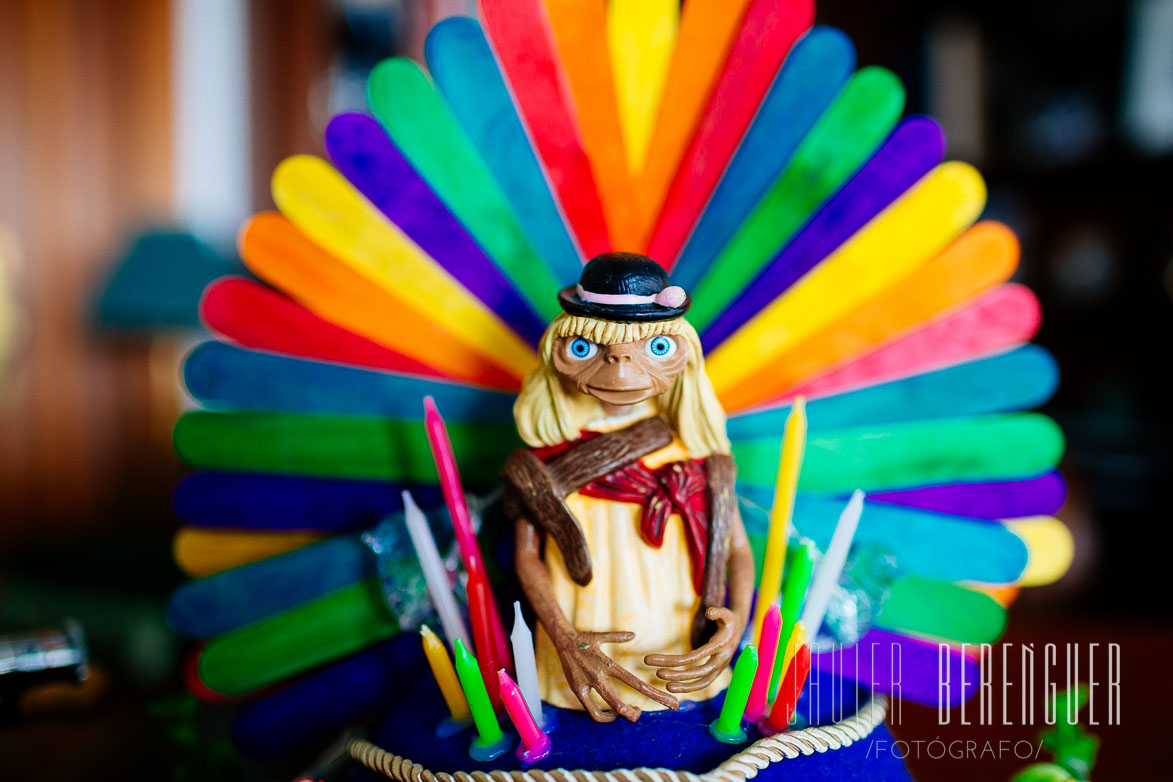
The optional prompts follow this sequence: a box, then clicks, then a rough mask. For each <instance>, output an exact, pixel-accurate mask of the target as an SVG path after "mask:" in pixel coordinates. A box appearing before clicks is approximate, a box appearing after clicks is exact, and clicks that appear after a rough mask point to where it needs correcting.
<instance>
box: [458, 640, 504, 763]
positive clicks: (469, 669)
mask: <svg viewBox="0 0 1173 782" xmlns="http://www.w3.org/2000/svg"><path fill="white" fill-rule="evenodd" d="M456 676H457V678H459V679H460V686H461V688H462V689H463V690H464V697H465V699H466V700H467V701H468V708H469V711H471V712H472V721H473V724H475V725H476V726H477V738H476V739H475V740H474V741H473V744H472V748H471V749H470V750H469V754H470V755H472V756H473V758H475V759H476V760H492V759H493V758H494V757H496V756H497V755H500V754H501V752H503V751H504V749H503V748H502V749H499V748H500V747H501V745H502V744H503V743H504V742H505V734H504V733H503V732H502V731H501V726H500V725H499V724H498V723H497V715H496V714H495V713H493V705H492V704H491V703H489V691H488V690H486V689H485V681H484V679H482V678H481V669H480V667H479V666H478V665H477V658H475V657H473V656H472V654H471V653H470V652H469V651H468V647H467V646H465V645H464V641H462V640H461V639H459V638H457V639H456ZM498 749H499V751H496V753H495V754H491V753H493V752H494V751H495V750H498Z"/></svg>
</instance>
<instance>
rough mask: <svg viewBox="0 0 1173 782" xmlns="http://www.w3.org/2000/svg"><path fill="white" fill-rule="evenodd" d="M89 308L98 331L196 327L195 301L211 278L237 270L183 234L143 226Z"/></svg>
mask: <svg viewBox="0 0 1173 782" xmlns="http://www.w3.org/2000/svg"><path fill="white" fill-rule="evenodd" d="M111 266H112V269H111V272H110V276H109V277H108V278H106V280H105V281H104V282H103V283H102V285H101V287H100V288H99V289H98V291H97V293H96V296H95V299H94V303H93V309H92V316H93V319H94V322H95V323H96V324H97V325H98V327H99V328H101V329H102V330H104V331H111V332H115V333H121V332H129V333H147V332H157V331H179V330H189V329H193V328H197V327H199V301H200V296H201V295H202V294H203V291H204V288H205V287H206V286H207V285H208V283H210V282H211V281H212V280H214V279H216V278H217V277H223V276H224V275H226V274H240V273H243V266H242V265H241V264H240V262H239V260H237V259H236V258H235V257H231V256H226V255H224V254H221V253H219V252H217V251H215V250H213V249H212V248H211V247H209V246H208V245H206V244H204V243H203V242H201V241H199V240H198V239H196V238H195V237H194V236H192V235H191V234H189V233H186V232H183V231H179V230H173V229H167V228H155V229H147V230H145V231H143V232H142V233H140V234H138V235H137V236H135V237H132V238H131V239H130V240H129V242H128V243H127V247H126V250H125V252H124V253H123V254H122V255H121V256H120V257H119V258H116V259H115V260H114V262H113V263H112V264H111Z"/></svg>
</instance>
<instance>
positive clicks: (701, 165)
mask: <svg viewBox="0 0 1173 782" xmlns="http://www.w3.org/2000/svg"><path fill="white" fill-rule="evenodd" d="M814 18H815V6H814V3H813V2H812V0H753V2H752V3H751V5H750V7H749V9H748V10H747V11H746V13H745V18H744V19H743V20H742V24H741V29H740V31H739V32H738V34H737V38H736V39H735V40H734V42H733V46H732V47H730V49H729V56H728V58H727V59H726V60H725V68H724V70H723V71H722V73H721V76H720V77H719V78H718V80H717V84H716V86H715V87H714V88H713V94H712V97H711V98H710V99H709V103H708V107H707V108H706V109H705V113H704V116H703V117H702V119H701V121H700V124H699V125H698V126H697V131H696V134H695V135H694V136H693V138H692V141H691V143H689V145H688V149H687V150H686V151H685V153H684V158H683V159H682V160H681V163H680V168H678V169H677V171H676V176H675V177H674V178H673V180H672V184H671V186H669V188H668V194H667V196H666V197H665V199H664V203H663V204H662V205H661V207H660V209H659V217H658V218H657V220H656V222H655V226H654V228H653V229H652V233H651V236H650V238H649V239H648V242H647V250H646V254H647V255H648V256H650V257H652V258H654V259H655V260H656V261H658V262H659V263H660V264H662V265H663V266H664V267H665V268H667V269H671V268H672V266H673V264H675V263H676V256H677V255H679V253H680V248H681V247H683V246H684V241H685V240H686V239H687V238H688V235H689V233H690V232H691V231H692V228H693V226H694V225H695V224H696V221H697V218H698V217H700V213H701V211H702V210H703V209H704V207H705V204H706V203H708V200H709V197H710V196H711V195H712V194H713V189H714V188H715V187H716V186H717V183H718V182H719V181H720V179H721V175H722V174H723V173H725V167H726V166H727V165H728V164H729V160H730V159H731V158H732V157H733V153H734V151H736V149H737V145H738V144H740V143H741V139H742V137H743V136H744V135H745V131H746V129H747V128H748V127H749V124H750V122H751V121H752V120H753V117H754V114H756V113H757V110H758V106H759V105H760V104H761V102H762V98H763V97H765V94H766V91H767V90H768V89H769V88H770V85H771V84H772V83H773V81H774V77H775V76H776V75H777V74H778V69H779V68H781V67H782V61H783V60H785V59H786V55H787V54H788V53H789V52H790V48H791V47H792V46H794V42H795V41H797V40H798V39H799V37H800V36H802V34H803V33H805V32H806V31H807V30H808V29H809V28H810V26H811V24H812V23H813V22H814Z"/></svg>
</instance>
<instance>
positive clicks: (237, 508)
mask: <svg viewBox="0 0 1173 782" xmlns="http://www.w3.org/2000/svg"><path fill="white" fill-rule="evenodd" d="M403 489H409V490H410V491H411V493H412V496H413V497H415V499H416V501H417V502H418V503H419V504H420V507H422V508H432V507H437V506H439V505H440V504H441V502H442V501H443V498H442V496H441V494H440V488H439V487H438V486H427V485H419V484H415V485H410V486H408V485H399V484H391V483H382V482H378V481H347V480H325V479H320V478H301V477H293V476H288V475H262V474H258V473H227V472H197V473H192V474H191V475H188V476H187V477H186V478H184V479H183V480H182V481H180V482H179V486H177V487H176V489H175V495H174V497H173V499H172V503H173V505H174V508H175V512H176V514H177V515H178V516H179V518H180V519H182V520H183V522H184V523H185V524H190V525H192V526H195V527H228V528H236V529H251V530H306V531H315V532H342V531H345V530H352V529H364V528H366V527H370V526H372V525H373V524H375V523H376V522H377V521H378V520H379V519H381V518H383V517H384V516H386V515H387V514H388V513H396V512H398V511H401V510H403V501H402V499H401V498H400V492H401V491H402V490H403Z"/></svg>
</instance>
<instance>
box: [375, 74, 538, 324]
mask: <svg viewBox="0 0 1173 782" xmlns="http://www.w3.org/2000/svg"><path fill="white" fill-rule="evenodd" d="M367 101H368V102H369V103H370V105H371V110H372V111H374V113H375V117H376V118H378V120H379V122H380V123H382V125H383V127H384V128H385V129H386V130H387V134H388V135H389V136H390V137H391V138H392V140H393V141H394V142H395V144H396V146H398V147H399V150H400V151H401V152H402V153H403V154H404V155H405V156H406V157H407V159H408V160H410V161H411V164H412V165H413V166H414V167H415V169H416V171H418V172H419V173H420V175H421V176H423V178H424V179H425V180H427V182H428V184H429V185H431V186H432V189H433V190H434V191H435V192H436V194H437V195H438V196H439V197H440V198H441V200H443V201H444V203H445V204H446V205H447V206H448V208H449V209H451V210H452V213H453V214H454V215H456V218H457V219H458V220H460V222H461V223H462V224H463V225H464V227H465V228H466V229H468V232H469V233H471V234H472V235H473V237H474V238H475V239H476V240H477V243H478V244H480V245H481V247H482V249H484V251H485V252H486V253H487V254H488V255H489V257H491V258H492V259H493V262H494V263H496V264H497V265H498V266H499V267H500V269H501V271H502V272H504V273H505V274H506V276H508V277H509V279H510V280H511V281H512V282H513V284H514V285H515V286H516V287H517V290H518V291H519V292H520V293H521V294H522V295H523V296H524V297H525V298H526V300H527V301H528V302H529V303H530V304H531V305H532V306H533V308H534V309H535V310H536V311H537V312H539V313H541V314H542V315H543V316H544V317H545V318H546V319H547V320H552V319H553V318H554V316H556V315H557V314H558V313H559V312H561V310H560V309H559V307H558V299H557V295H556V294H557V292H558V289H559V288H560V287H561V286H560V285H559V284H558V281H557V280H556V279H555V278H554V275H553V273H552V272H551V271H550V268H549V267H548V266H547V265H546V264H545V263H543V262H542V259H541V258H540V257H539V256H538V254H537V252H536V251H535V250H534V248H533V247H532V246H531V245H530V243H529V241H528V240H527V239H526V238H525V234H524V232H523V231H522V228H521V224H520V223H518V221H517V217H516V216H515V215H514V213H513V209H512V207H511V206H510V205H509V200H508V199H507V198H506V196H505V193H504V192H503V191H502V190H501V188H500V186H499V185H498V184H497V180H496V179H494V178H493V175H492V173H491V172H490V171H489V168H488V166H487V165H486V164H485V162H484V159H483V158H481V156H480V153H478V152H477V150H476V148H475V147H473V145H472V143H471V142H470V141H469V140H468V137H467V136H466V135H465V134H464V130H463V129H462V128H461V127H460V125H459V124H458V123H457V121H456V118H455V117H453V116H452V112H451V111H450V110H449V108H448V107H447V106H446V105H445V104H444V102H443V100H442V99H441V98H440V96H439V94H438V93H437V92H436V90H435V88H434V87H433V86H432V83H431V82H430V81H429V80H428V77H427V76H426V75H424V72H423V71H422V70H420V67H419V66H418V65H416V64H415V63H414V62H412V61H411V60H407V59H404V58H402V57H396V58H392V59H390V60H384V61H383V62H381V63H379V64H378V65H377V66H375V69H374V70H373V71H371V75H370V78H369V79H368V81H367Z"/></svg>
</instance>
